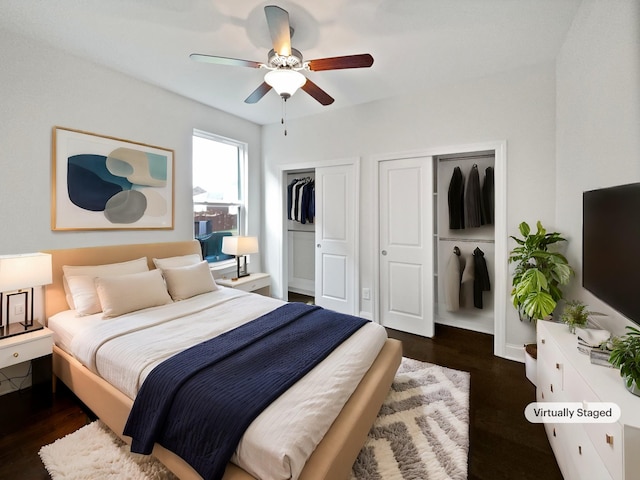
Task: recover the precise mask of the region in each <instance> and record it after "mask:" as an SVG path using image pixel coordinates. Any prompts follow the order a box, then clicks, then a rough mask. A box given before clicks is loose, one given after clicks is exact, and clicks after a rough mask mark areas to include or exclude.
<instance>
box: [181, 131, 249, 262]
mask: <svg viewBox="0 0 640 480" xmlns="http://www.w3.org/2000/svg"><path fill="white" fill-rule="evenodd" d="M195 137H199V138H204V139H206V140H211V141H214V142H218V143H223V144H226V145H230V146H233V147H235V148H236V149H237V151H238V189H239V192H238V201H237V202H224V201H213V202H197V203H196V202H195V201H194V200H193V196H192V208H191V210H192V215H193V216H194V220H195V213H196V211H195V207H196V205H201V206H219V207H225V206H229V207H231V206H235V207H237V208H238V220H237V234H238V235H245V234H246V232H247V227H248V206H247V196H248V195H247V191H248V169H247V165H248V156H249V155H248V149H249V146H248V144H247V143H246V142H241V141H238V140H234V139H232V138H228V137H224V136H222V135H217V134H215V133H211V132H207V131H205V130H200V129H197V128H194V129H193V134H192V138H191V141H192V143H191V144H192V149H193V140H194V138H195ZM194 160H195V154H194V152H193V150H192V152H191V189H192V191H193V187H194V186H195V185H194V183H193V170H194ZM194 234H195V232H194ZM194 236H195V235H194ZM210 264H211V265H215V266H216V267H215V268H225V267H228V266H230V265H235V264H236V261H235V259H230V260H221V261H218V262H210Z"/></svg>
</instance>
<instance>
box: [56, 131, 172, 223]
mask: <svg viewBox="0 0 640 480" xmlns="http://www.w3.org/2000/svg"><path fill="white" fill-rule="evenodd" d="M174 171H175V168H174V151H173V150H170V149H167V148H163V147H158V146H154V145H148V144H145V143H139V142H134V141H130V140H123V139H121V138H116V137H110V136H105V135H99V134H96V133H90V132H85V131H82V130H74V129H70V128H64V127H54V128H53V139H52V169H51V195H52V198H51V229H52V230H146V229H148V230H172V229H173V228H174V210H175V205H174Z"/></svg>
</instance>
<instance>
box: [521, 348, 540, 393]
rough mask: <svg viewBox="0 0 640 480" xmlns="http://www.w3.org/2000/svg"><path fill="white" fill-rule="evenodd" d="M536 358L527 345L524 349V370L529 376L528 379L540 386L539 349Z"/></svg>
mask: <svg viewBox="0 0 640 480" xmlns="http://www.w3.org/2000/svg"><path fill="white" fill-rule="evenodd" d="M535 355H536V358H534V357H533V356H532V355H531V354H530V353H529V352H528V351H527V348H526V345H525V350H524V372H525V375H526V376H527V379H528V380H529V381H530V382H531V383H533V385H534V386H535V387H536V388H537V387H538V360H537V356H538V355H537V349H536V353H535Z"/></svg>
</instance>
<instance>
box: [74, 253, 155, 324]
mask: <svg viewBox="0 0 640 480" xmlns="http://www.w3.org/2000/svg"><path fill="white" fill-rule="evenodd" d="M147 271H149V267H148V265H147V259H146V257H141V258H138V259H136V260H129V261H127V262H120V263H109V264H106V265H63V266H62V272H63V273H64V275H63V282H62V283H63V285H64V291H65V293H66V296H67V303H68V304H69V308H71V309H72V310H73V309H75V310H76V312H77V313H78V315H89V314H91V313H97V312H100V311H101V309H100V310H97V311H90V310H93V309H94V308H95V306H96V305H97V306H98V308H99V305H100V302H99V301H98V294H97V293H96V289H95V285H94V283H93V279H94V278H96V277H106V276H111V275H126V274H129V273H138V272H147ZM77 276H86V277H89V278H90V279H91V281H90V282H89V285H87V282H86V280H84V281H83V280H78V281H75V282H73V283H74V285H75V286H76V289H72V288H71V286H70V285H69V277H77ZM92 292H93V298H91V294H92ZM76 295H78V296H79V297H81V298H79V303H80V305H81V306H82V307H85V306H89V307H91V306H93V307H94V308H87V309H86V310H85V309H84V308H83V309H81V310H79V309H78V308H77V305H76V304H75V296H76Z"/></svg>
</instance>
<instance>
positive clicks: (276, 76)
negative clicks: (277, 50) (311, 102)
mask: <svg viewBox="0 0 640 480" xmlns="http://www.w3.org/2000/svg"><path fill="white" fill-rule="evenodd" d="M264 81H265V82H266V83H267V84H268V85H270V86H271V87H272V88H273V89H274V90H275V91H276V92H277V94H278V95H280V96H281V97H282V98H284V99H285V100H286V99H288V98H289V97H291V96H292V95H293V94H294V93H296V91H297V90H298V89H299V88H300V87H302V86H303V85H304V84H305V83H306V81H307V77H305V76H304V75H303V74H301V73H300V72H298V71H297V70H291V69H276V70H270V71H269V72H267V74H266V75H265V76H264Z"/></svg>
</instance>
